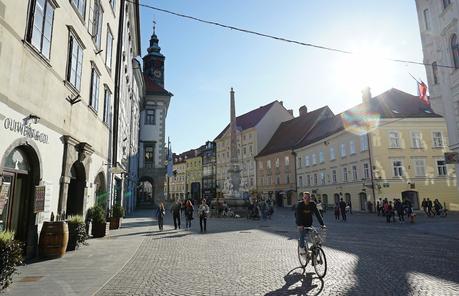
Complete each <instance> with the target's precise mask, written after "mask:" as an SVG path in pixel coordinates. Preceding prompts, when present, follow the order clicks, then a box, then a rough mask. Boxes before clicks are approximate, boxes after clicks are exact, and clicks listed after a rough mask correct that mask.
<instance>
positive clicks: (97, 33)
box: [91, 0, 103, 48]
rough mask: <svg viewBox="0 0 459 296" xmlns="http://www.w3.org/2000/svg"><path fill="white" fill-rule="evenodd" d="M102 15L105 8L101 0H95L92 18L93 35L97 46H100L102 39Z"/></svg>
mask: <svg viewBox="0 0 459 296" xmlns="http://www.w3.org/2000/svg"><path fill="white" fill-rule="evenodd" d="M102 15H103V10H102V5H101V4H100V0H95V1H94V7H93V12H92V18H91V35H92V39H93V41H94V43H95V44H96V47H97V48H100V41H101V39H102V38H101V35H102Z"/></svg>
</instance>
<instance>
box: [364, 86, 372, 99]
mask: <svg viewBox="0 0 459 296" xmlns="http://www.w3.org/2000/svg"><path fill="white" fill-rule="evenodd" d="M370 99H371V91H370V88H369V87H368V86H367V87H365V88H364V89H362V103H368V102H369V101H370Z"/></svg>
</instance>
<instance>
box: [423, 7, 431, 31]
mask: <svg viewBox="0 0 459 296" xmlns="http://www.w3.org/2000/svg"><path fill="white" fill-rule="evenodd" d="M424 24H425V29H426V30H430V11H429V10H428V9H427V8H426V9H424Z"/></svg>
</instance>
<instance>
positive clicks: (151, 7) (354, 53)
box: [125, 0, 456, 69]
mask: <svg viewBox="0 0 459 296" xmlns="http://www.w3.org/2000/svg"><path fill="white" fill-rule="evenodd" d="M125 1H126V2H129V3H132V4H134V5H138V6H141V7H145V8H149V9H153V10H156V11H160V12H164V13H167V14H171V15H174V16H178V17H181V18H186V19H190V20H193V21H197V22H200V23H204V24H208V25H213V26H218V27H222V28H226V29H230V30H235V31H239V32H242V33H247V34H252V35H257V36H260V37H264V38H270V39H274V40H277V41H283V42H288V43H293V44H297V45H301V46H306V47H312V48H317V49H320V50H327V51H331V52H337V53H342V54H349V55H358V53H357V52H353V51H349V50H344V49H339V48H333V47H328V46H322V45H317V44H313V43H307V42H302V41H298V40H293V39H288V38H284V37H279V36H274V35H270V34H264V33H260V32H256V31H252V30H248V29H243V28H238V27H234V26H230V25H225V24H222V23H219V22H214V21H208V20H204V19H201V18H197V17H194V16H190V15H186V14H181V13H177V12H173V11H170V10H167V9H162V8H159V7H155V6H152V5H148V4H142V3H137V2H135V1H132V0H125ZM380 59H382V60H386V61H391V62H395V63H403V64H413V65H420V66H432V64H431V63H423V62H418V61H412V60H403V59H395V58H388V57H381V58H380ZM436 67H439V68H449V69H456V67H455V66H448V65H439V64H437V65H436Z"/></svg>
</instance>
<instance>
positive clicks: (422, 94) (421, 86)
mask: <svg viewBox="0 0 459 296" xmlns="http://www.w3.org/2000/svg"><path fill="white" fill-rule="evenodd" d="M418 93H419V99H420V100H421V101H422V102H423V103H424V104H425V105H426V106H429V105H430V102H429V97H428V96H427V85H426V84H425V83H424V81H422V80H421V82H418Z"/></svg>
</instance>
